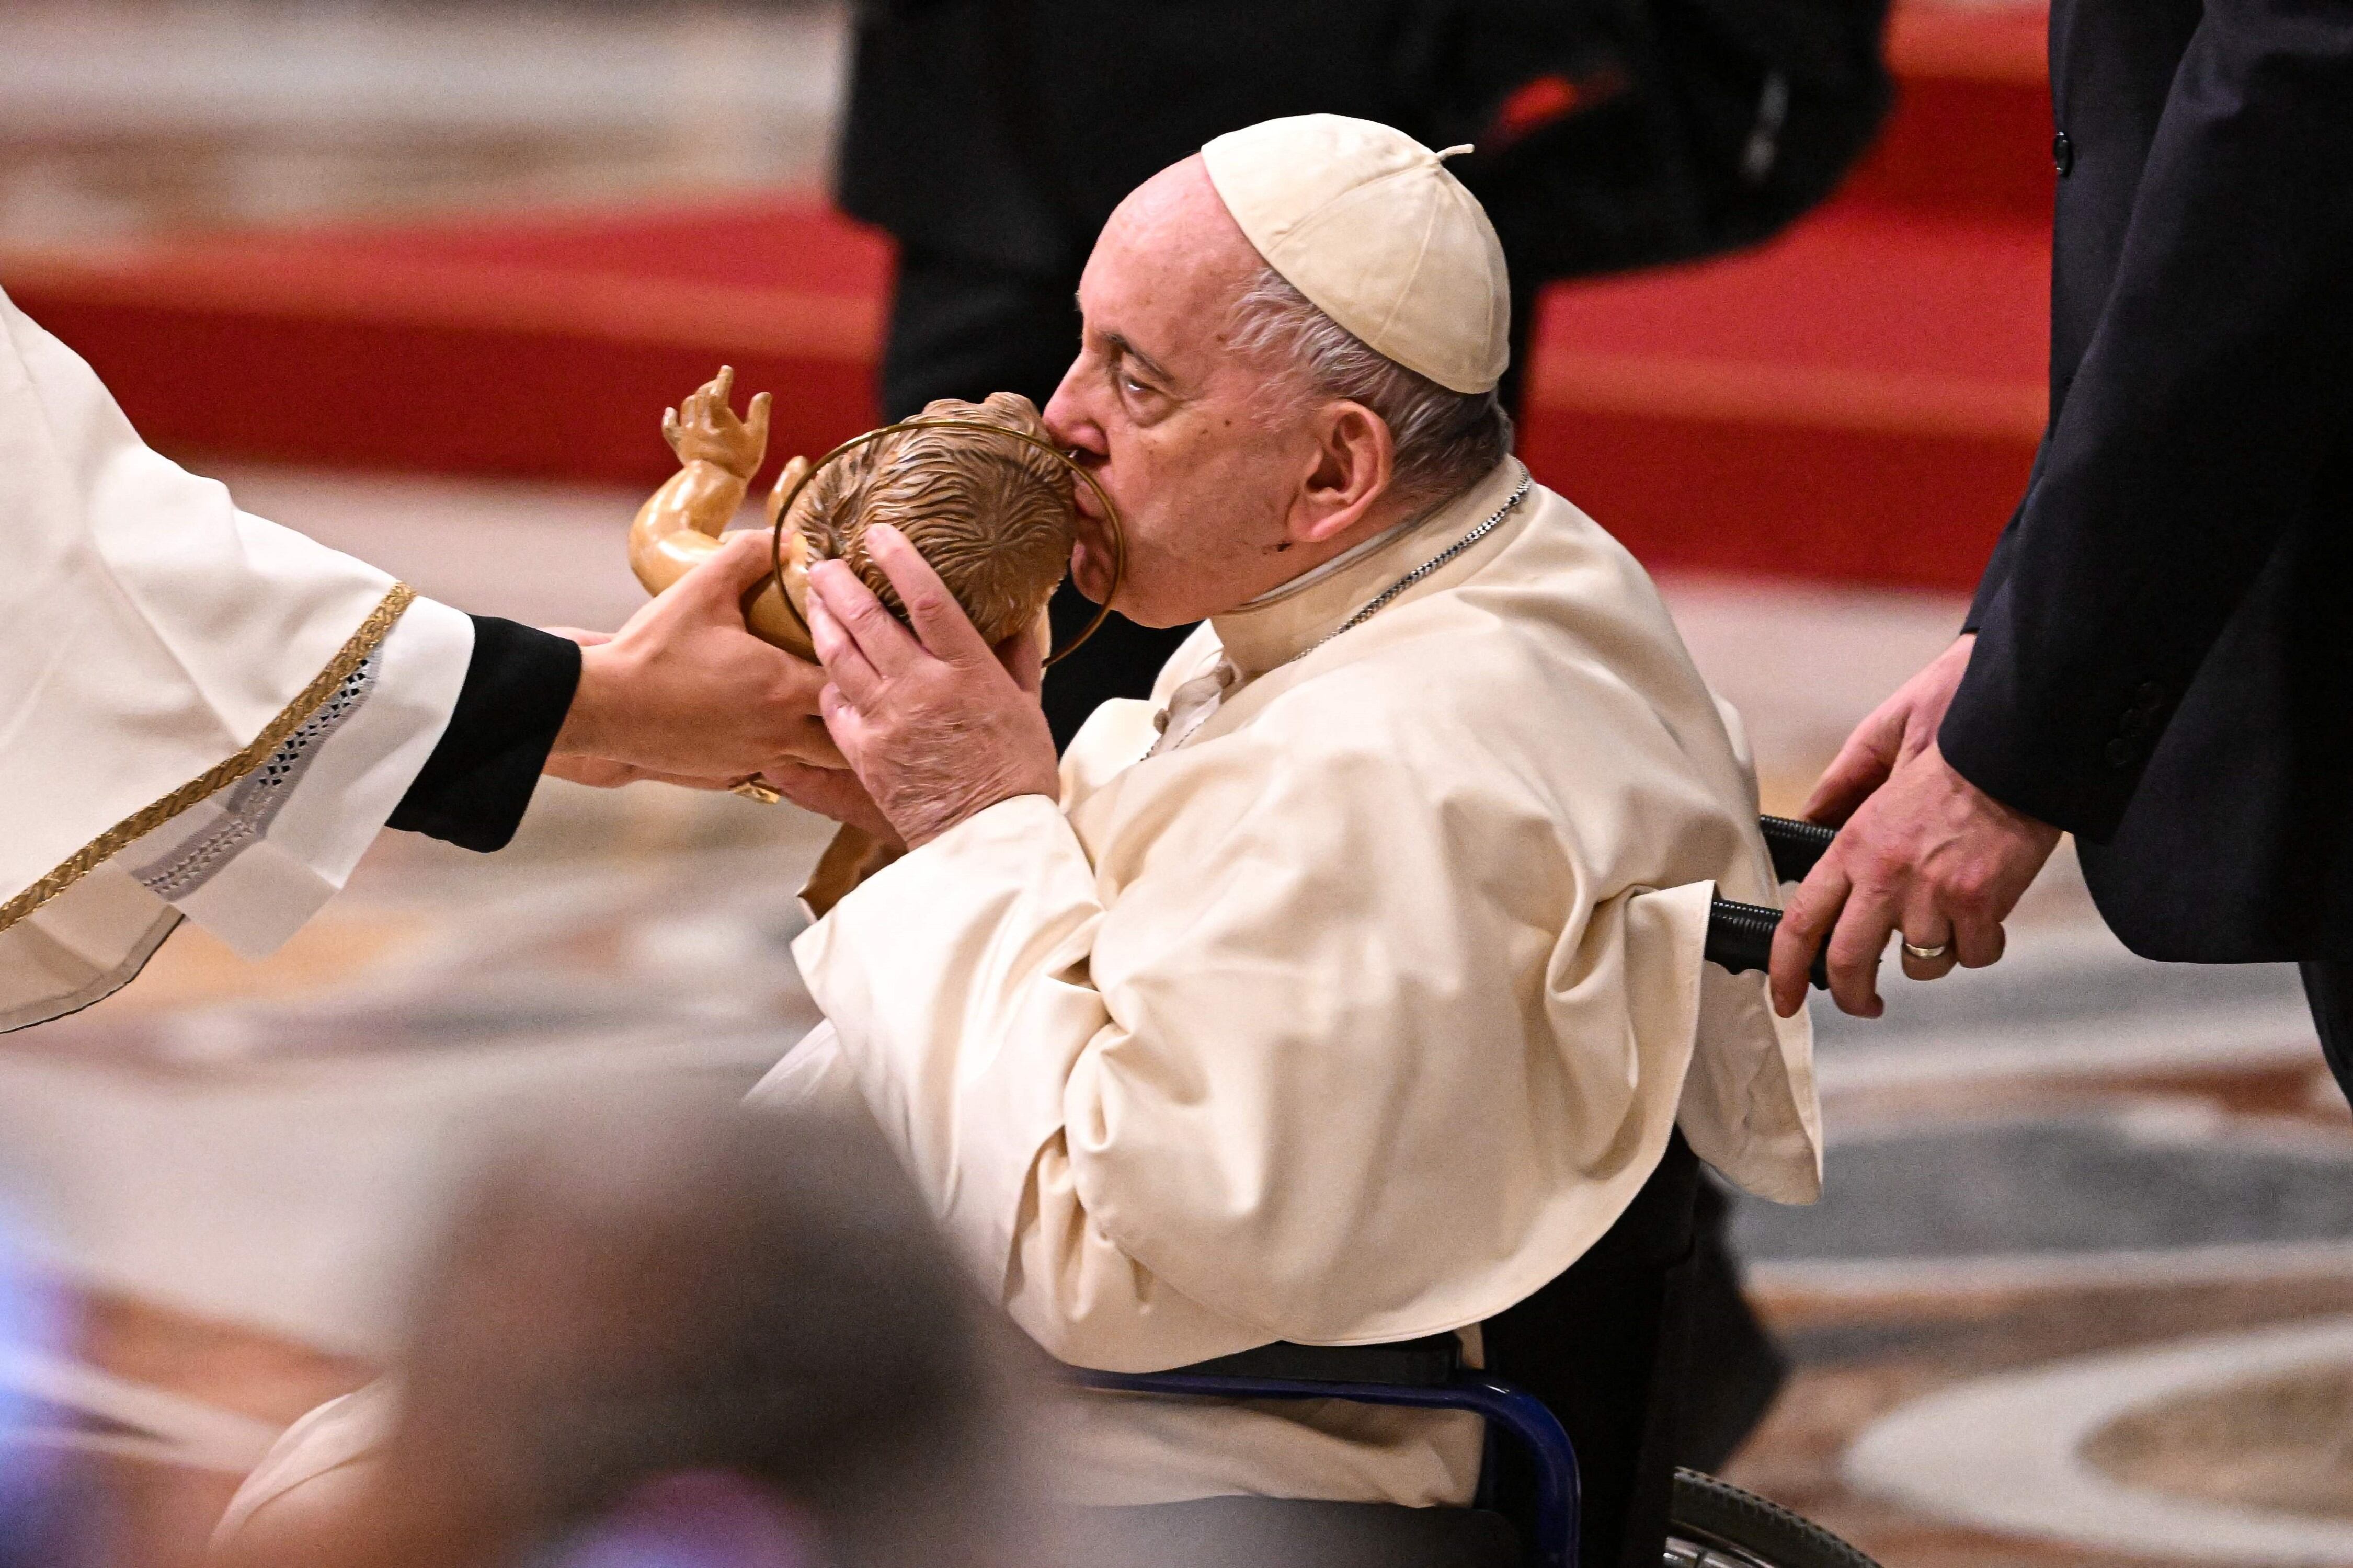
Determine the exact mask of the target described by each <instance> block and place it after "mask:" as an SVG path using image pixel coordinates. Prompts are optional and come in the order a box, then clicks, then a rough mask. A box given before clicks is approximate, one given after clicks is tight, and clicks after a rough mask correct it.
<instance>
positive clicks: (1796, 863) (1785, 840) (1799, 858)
mask: <svg viewBox="0 0 2353 1568" xmlns="http://www.w3.org/2000/svg"><path fill="white" fill-rule="evenodd" d="M1757 826H1759V827H1761V828H1763V829H1764V830H1765V847H1766V848H1767V849H1768V850H1770V851H1771V852H1772V855H1773V876H1774V878H1775V879H1776V880H1778V881H1783V882H1802V881H1804V880H1805V879H1806V876H1807V874H1808V873H1809V872H1810V871H1812V870H1813V868H1814V864H1815V862H1817V861H1819V860H1820V858H1822V856H1823V854H1824V852H1826V851H1827V850H1828V849H1829V848H1830V847H1831V839H1833V838H1835V837H1838V829H1836V828H1834V827H1825V826H1822V825H1821V824H1820V823H1819V822H1799V820H1798V819H1797V818H1796V817H1794V816H1760V817H1758V818H1757Z"/></svg>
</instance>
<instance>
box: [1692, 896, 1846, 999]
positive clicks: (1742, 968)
mask: <svg viewBox="0 0 2353 1568" xmlns="http://www.w3.org/2000/svg"><path fill="white" fill-rule="evenodd" d="M1780 927H1781V911H1780V910H1771V909H1767V908H1766V907H1765V906H1764V905H1763V904H1743V903H1738V902H1736V901H1735V900H1731V899H1717V900H1715V901H1714V902H1712V903H1710V904H1709V905H1708V908H1707V946H1706V948H1705V950H1704V951H1705V952H1706V955H1707V961H1708V962H1709V963H1713V964H1716V965H1719V966H1721V967H1722V968H1725V969H1728V970H1730V971H1731V972H1732V973H1735V974H1746V973H1748V972H1749V971H1750V970H1752V969H1769V968H1771V967H1772V965H1773V933H1774V932H1775V931H1778V930H1779V929H1780ZM1811 973H1812V976H1813V982H1814V989H1815V990H1817V991H1827V990H1829V989H1830V984H1831V972H1830V944H1829V943H1827V942H1825V943H1823V944H1822V945H1821V946H1820V947H1819V948H1816V949H1815V950H1814V966H1813V969H1812V971H1811Z"/></svg>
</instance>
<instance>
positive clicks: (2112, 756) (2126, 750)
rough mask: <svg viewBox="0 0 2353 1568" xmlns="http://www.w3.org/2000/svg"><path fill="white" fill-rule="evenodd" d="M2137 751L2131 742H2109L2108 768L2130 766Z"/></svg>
mask: <svg viewBox="0 0 2353 1568" xmlns="http://www.w3.org/2000/svg"><path fill="white" fill-rule="evenodd" d="M2136 751H2137V748H2136V747H2135V746H2134V745H2133V743H2132V742H2130V741H2124V740H2116V741H2110V742H2108V766H2110V767H2112V768H2121V767H2126V766H2128V765H2130V763H2131V762H2132V760H2133V754H2134V752H2136Z"/></svg>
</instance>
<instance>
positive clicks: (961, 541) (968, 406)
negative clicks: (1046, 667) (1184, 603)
mask: <svg viewBox="0 0 2353 1568" xmlns="http://www.w3.org/2000/svg"><path fill="white" fill-rule="evenodd" d="M917 417H918V418H922V419H960V420H966V421H970V422H972V423H975V424H981V425H992V426H997V428H998V429H1002V430H1013V431H1018V432H1019V433H1020V434H1023V435H1026V436H1032V437H1037V438H1038V439H1039V440H1041V441H1043V440H1047V439H1049V437H1048V436H1047V434H1046V426H1045V422H1044V421H1043V420H1041V419H1039V417H1038V410H1037V408H1036V407H1035V406H1034V405H1031V403H1030V401H1029V399H1028V398H1026V397H1022V396H1020V395H1017V394H1015V393H1010V392H999V393H994V394H992V395H990V396H989V398H988V400H987V402H986V403H977V404H974V403H962V402H958V401H956V400H955V399H954V398H942V399H940V400H939V401H938V402H935V403H933V404H930V405H927V406H925V408H924V409H923V413H922V414H921V415H919V416H917ZM1072 482H1073V481H1072V479H1071V470H1070V467H1069V465H1068V464H1066V463H1064V462H1063V461H1062V460H1061V459H1060V458H1057V457H1055V456H1054V455H1053V453H1051V452H1049V451H1040V450H1039V448H1037V447H1033V446H1031V445H1029V442H1027V441H1013V440H1008V439H1005V438H1003V437H996V436H986V435H983V434H981V433H980V432H979V431H976V430H905V431H901V432H900V433H898V434H897V435H893V436H886V437H883V438H882V439H881V440H879V441H873V442H870V443H868V444H867V445H866V446H863V447H859V448H858V449H857V450H855V451H853V452H849V453H848V454H846V455H844V456H842V457H840V458H836V459H835V460H834V461H833V462H831V463H828V465H826V467H825V468H822V469H820V470H819V471H818V476H817V477H816V478H815V479H812V480H810V481H809V485H808V488H807V489H806V490H804V491H802V493H801V498H800V500H797V501H796V502H795V503H794V504H793V512H792V522H793V526H794V527H795V528H797V529H798V530H799V531H800V533H801V536H802V537H803V538H804V539H806V540H807V542H808V546H809V558H810V560H812V561H846V562H848V563H849V566H850V569H851V570H852V571H854V572H856V573H857V574H858V575H859V576H860V578H862V579H864V580H865V583H866V585H867V586H868V587H870V588H871V589H873V590H874V592H875V594H876V595H877V596H879V597H880V598H881V601H882V602H883V603H884V604H886V605H890V606H891V609H892V613H893V614H895V615H899V616H904V614H905V609H904V607H903V606H902V605H901V604H900V603H899V595H898V594H897V592H896V591H895V590H894V589H892V586H891V581H890V579H889V578H887V577H885V576H884V575H883V574H882V569H881V567H880V566H877V565H876V564H874V563H872V562H871V561H870V560H868V559H867V556H866V531H867V529H869V528H870V527H871V526H872V525H874V524H875V523H878V522H887V523H889V524H890V525H891V526H892V527H893V528H896V529H898V530H899V531H901V532H902V533H904V534H905V535H906V536H907V538H908V540H909V541H910V542H913V544H914V546H915V548H916V549H918V550H920V551H922V552H923V558H924V559H925V560H927V561H929V562H930V563H932V569H933V570H934V571H935V572H937V573H938V574H940V580H941V581H942V582H944V583H945V584H947V586H948V591H949V592H950V593H952V594H954V595H955V597H956V602H957V603H958V604H960V605H963V606H964V609H965V614H966V615H968V616H971V617H972V624H973V625H974V626H976V627H977V628H979V631H980V635H981V636H982V637H986V638H987V639H988V640H989V641H990V642H998V641H1002V640H1003V639H1004V638H1006V637H1011V636H1012V635H1013V634H1014V633H1016V632H1018V631H1020V630H1022V629H1023V628H1024V627H1026V626H1029V625H1030V624H1031V623H1032V622H1033V621H1035V620H1036V619H1037V618H1038V613H1039V611H1040V610H1042V609H1043V608H1045V605H1046V600H1047V599H1048V598H1049V597H1050V595H1052V594H1053V592H1054V585H1055V584H1057V583H1060V581H1061V580H1062V574H1063V573H1064V572H1065V571H1067V570H1068V569H1069V567H1070V564H1071V545H1072V544H1073V543H1074V542H1075V541H1076V539H1077V534H1078V509H1077V507H1076V505H1075V504H1074V501H1073V497H1072V492H1071V485H1072Z"/></svg>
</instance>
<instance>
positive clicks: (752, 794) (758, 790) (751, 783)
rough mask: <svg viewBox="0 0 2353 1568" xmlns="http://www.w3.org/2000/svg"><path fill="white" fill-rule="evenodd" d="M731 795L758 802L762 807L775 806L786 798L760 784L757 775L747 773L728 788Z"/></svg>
mask: <svg viewBox="0 0 2353 1568" xmlns="http://www.w3.org/2000/svg"><path fill="white" fill-rule="evenodd" d="M727 793H728V794H729V795H742V796H743V797H744V799H745V800H756V801H758V802H759V803H760V804H761V805H776V804H777V803H779V802H780V801H782V800H783V799H784V798H785V797H784V796H783V795H778V794H777V793H776V791H775V790H772V789H770V788H769V787H768V786H767V785H766V784H762V783H761V782H760V775H759V774H757V773H745V774H744V776H743V777H742V778H740V779H737V780H736V781H735V782H734V783H733V784H729V785H728V786H727Z"/></svg>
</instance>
